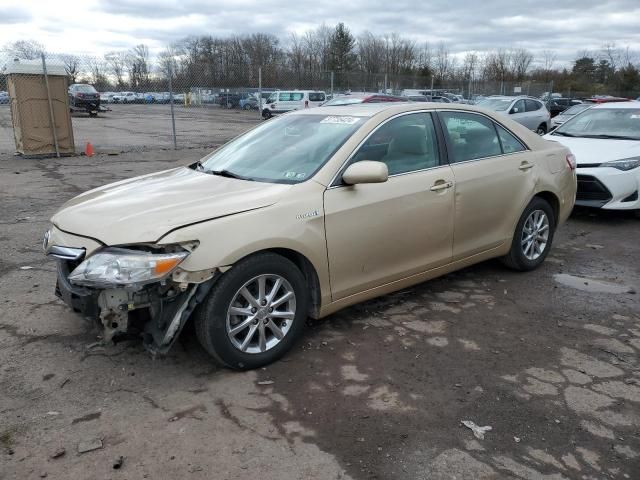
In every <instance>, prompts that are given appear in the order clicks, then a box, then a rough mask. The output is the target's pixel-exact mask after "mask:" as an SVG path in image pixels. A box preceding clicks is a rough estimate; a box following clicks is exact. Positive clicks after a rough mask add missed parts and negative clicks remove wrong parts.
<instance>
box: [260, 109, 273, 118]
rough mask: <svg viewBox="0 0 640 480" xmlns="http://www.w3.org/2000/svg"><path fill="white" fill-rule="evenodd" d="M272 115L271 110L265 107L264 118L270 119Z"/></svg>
mask: <svg viewBox="0 0 640 480" xmlns="http://www.w3.org/2000/svg"><path fill="white" fill-rule="evenodd" d="M271 117H272V115H271V112H270V111H269V110H267V109H264V110H263V111H262V118H264V119H265V120H269V119H270V118H271Z"/></svg>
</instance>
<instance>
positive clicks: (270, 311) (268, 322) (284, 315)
mask: <svg viewBox="0 0 640 480" xmlns="http://www.w3.org/2000/svg"><path fill="white" fill-rule="evenodd" d="M295 315H296V295H295V292H294V291H293V288H292V287H291V284H290V283H289V282H288V281H287V280H286V279H285V278H284V277H281V276H280V275H274V274H264V275H259V276H257V277H254V278H252V279H251V280H249V281H248V282H246V283H245V284H244V285H243V286H242V287H241V288H240V289H239V290H238V291H237V292H236V294H235V295H234V296H233V298H232V300H231V303H230V304H229V308H228V310H227V321H226V329H227V335H228V337H229V339H230V340H231V343H232V344H233V346H234V347H235V348H237V349H238V350H240V351H241V352H244V353H263V352H266V351H267V350H270V349H272V348H274V347H275V346H276V345H278V344H279V343H280V342H281V341H282V339H283V338H284V337H285V335H286V334H287V332H288V331H289V330H290V328H291V325H292V324H293V320H294V318H295Z"/></svg>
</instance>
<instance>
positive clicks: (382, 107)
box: [287, 102, 487, 117]
mask: <svg viewBox="0 0 640 480" xmlns="http://www.w3.org/2000/svg"><path fill="white" fill-rule="evenodd" d="M388 110H389V111H390V112H389V113H390V114H396V113H404V112H411V111H413V110H466V111H471V112H482V113H486V112H487V111H486V110H485V109H482V108H478V107H476V106H474V105H465V104H458V103H436V102H388V103H386V102H383V103H356V104H351V105H333V106H326V107H316V108H304V109H300V110H295V111H293V112H290V113H287V115H331V116H336V115H344V116H353V117H373V116H375V115H377V114H378V113H381V112H386V111H388Z"/></svg>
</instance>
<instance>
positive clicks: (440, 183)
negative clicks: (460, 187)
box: [430, 180, 453, 192]
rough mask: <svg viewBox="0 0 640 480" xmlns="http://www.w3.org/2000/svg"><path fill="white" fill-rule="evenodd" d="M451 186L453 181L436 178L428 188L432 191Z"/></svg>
mask: <svg viewBox="0 0 640 480" xmlns="http://www.w3.org/2000/svg"><path fill="white" fill-rule="evenodd" d="M451 187H453V182H445V181H444V180H438V181H437V182H436V183H434V184H433V186H432V187H431V188H430V190H431V191H432V192H440V191H441V190H446V189H447V188H451Z"/></svg>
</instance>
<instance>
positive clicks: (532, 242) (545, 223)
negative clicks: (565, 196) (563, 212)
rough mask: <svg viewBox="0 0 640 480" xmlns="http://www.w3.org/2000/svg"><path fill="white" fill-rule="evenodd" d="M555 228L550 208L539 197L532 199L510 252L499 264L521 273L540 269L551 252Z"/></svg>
mask: <svg viewBox="0 0 640 480" xmlns="http://www.w3.org/2000/svg"><path fill="white" fill-rule="evenodd" d="M555 225H556V220H555V215H554V213H553V209H552V208H551V205H549V203H548V202H547V201H546V200H544V199H542V198H540V197H534V198H533V199H532V200H531V202H529V205H527V207H526V208H525V209H524V212H523V213H522V216H521V217H520V220H519V221H518V225H517V226H516V231H515V233H514V234H513V240H512V242H511V250H510V251H509V253H508V254H507V255H506V256H504V257H503V258H502V262H503V263H504V264H505V265H506V266H507V267H509V268H512V269H514V270H519V271H523V272H524V271H529V270H533V269H535V268H537V267H538V266H540V264H541V263H542V262H544V259H545V258H546V257H547V254H548V253H549V250H550V249H551V243H552V241H553V235H554V233H555Z"/></svg>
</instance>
